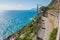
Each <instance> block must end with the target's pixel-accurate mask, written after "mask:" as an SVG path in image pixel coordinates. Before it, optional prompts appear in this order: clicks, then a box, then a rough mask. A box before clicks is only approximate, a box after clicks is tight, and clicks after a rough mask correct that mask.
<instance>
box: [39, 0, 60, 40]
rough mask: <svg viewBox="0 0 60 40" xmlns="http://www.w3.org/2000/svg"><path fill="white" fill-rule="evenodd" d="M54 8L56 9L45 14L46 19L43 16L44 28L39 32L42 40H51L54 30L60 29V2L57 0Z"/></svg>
mask: <svg viewBox="0 0 60 40" xmlns="http://www.w3.org/2000/svg"><path fill="white" fill-rule="evenodd" d="M52 6H53V7H54V8H55V9H51V10H48V11H47V13H44V14H43V15H46V17H45V16H42V20H43V24H42V28H41V29H40V30H39V31H38V37H39V38H42V39H43V40H49V36H50V33H51V32H52V30H53V29H54V28H58V27H59V21H60V19H59V16H60V0H55V2H54V3H53V4H52ZM43 28H45V29H43ZM57 40H58V38H57Z"/></svg>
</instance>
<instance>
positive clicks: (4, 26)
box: [0, 10, 37, 40]
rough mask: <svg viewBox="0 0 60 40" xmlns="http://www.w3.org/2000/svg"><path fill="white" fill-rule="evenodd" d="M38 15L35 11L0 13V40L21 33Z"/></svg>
mask: <svg viewBox="0 0 60 40" xmlns="http://www.w3.org/2000/svg"><path fill="white" fill-rule="evenodd" d="M36 15H37V11H35V10H6V11H3V12H0V40H3V39H4V38H6V37H8V36H9V35H11V34H13V33H15V32H17V31H19V30H20V29H22V28H23V27H24V26H25V25H27V24H28V23H30V22H31V20H32V19H33V18H34V17H35V16H36Z"/></svg>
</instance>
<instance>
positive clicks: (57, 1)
mask: <svg viewBox="0 0 60 40" xmlns="http://www.w3.org/2000/svg"><path fill="white" fill-rule="evenodd" d="M52 6H53V7H54V8H56V9H59V10H60V0H55V2H54V3H53V4H52Z"/></svg>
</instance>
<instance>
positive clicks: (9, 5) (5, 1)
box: [0, 0, 51, 10]
mask: <svg viewBox="0 0 60 40" xmlns="http://www.w3.org/2000/svg"><path fill="white" fill-rule="evenodd" d="M50 2H51V0H0V10H28V9H31V8H36V5H37V4H40V5H39V6H41V5H48V4H49V3H50Z"/></svg>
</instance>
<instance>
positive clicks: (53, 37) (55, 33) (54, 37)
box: [49, 28, 57, 40]
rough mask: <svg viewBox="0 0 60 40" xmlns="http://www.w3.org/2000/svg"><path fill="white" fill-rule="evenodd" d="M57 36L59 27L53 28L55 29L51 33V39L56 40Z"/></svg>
mask: <svg viewBox="0 0 60 40" xmlns="http://www.w3.org/2000/svg"><path fill="white" fill-rule="evenodd" d="M56 36H57V28H56V29H53V31H52V32H51V34H50V38H49V40H56Z"/></svg>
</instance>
